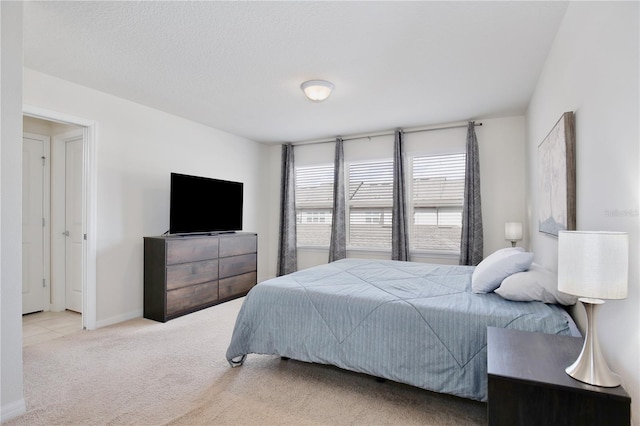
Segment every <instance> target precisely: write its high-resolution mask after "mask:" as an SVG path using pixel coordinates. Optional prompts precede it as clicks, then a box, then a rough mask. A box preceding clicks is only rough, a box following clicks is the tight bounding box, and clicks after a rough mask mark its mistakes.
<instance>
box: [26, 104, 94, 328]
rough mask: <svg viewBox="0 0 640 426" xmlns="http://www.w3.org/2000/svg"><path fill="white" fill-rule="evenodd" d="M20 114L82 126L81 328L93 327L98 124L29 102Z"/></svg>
mask: <svg viewBox="0 0 640 426" xmlns="http://www.w3.org/2000/svg"><path fill="white" fill-rule="evenodd" d="M22 113H23V115H26V116H29V117H34V118H39V119H43V120H48V121H56V122H59V123H65V124H72V125H76V126H80V127H82V128H83V138H82V140H83V148H84V153H83V167H82V216H83V233H84V235H85V238H84V240H83V246H82V327H83V328H84V329H87V330H94V329H95V328H96V326H97V306H96V305H97V300H96V284H97V279H96V278H97V277H96V263H97V262H96V259H97V245H96V239H97V225H96V222H97V198H98V197H97V167H96V164H97V149H96V147H97V143H98V123H97V122H95V121H93V120H88V119H85V118H81V117H76V116H73V115H70V114H66V113H61V112H57V111H51V110H47V109H44V108H40V107H36V106H33V105H23V106H22Z"/></svg>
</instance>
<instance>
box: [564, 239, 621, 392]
mask: <svg viewBox="0 0 640 426" xmlns="http://www.w3.org/2000/svg"><path fill="white" fill-rule="evenodd" d="M628 276H629V237H628V235H627V234H626V233H624V232H583V231H560V232H559V234H558V290H560V291H562V292H564V293H569V294H573V295H576V296H581V297H580V299H578V300H580V302H581V303H582V305H583V306H584V309H585V311H586V313H587V332H586V336H585V339H584V345H583V347H582V352H580V356H579V357H578V359H577V360H576V361H575V362H574V363H573V364H571V365H570V366H569V367H567V369H566V372H567V374H568V375H570V376H571V377H573V378H574V379H576V380H579V381H581V382H584V383H588V384H590V385H595V386H602V387H611V388H612V387H616V386H618V385H620V378H619V377H618V376H617V375H616V374H615V373H612V372H611V370H610V369H609V366H608V365H607V362H606V361H605V359H604V357H603V355H602V353H601V351H600V343H599V342H598V334H597V331H596V312H597V311H596V308H598V307H599V306H600V305H602V304H603V303H604V301H603V300H601V299H624V298H626V297H627V281H628Z"/></svg>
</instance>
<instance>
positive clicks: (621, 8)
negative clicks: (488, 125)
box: [527, 2, 640, 424]
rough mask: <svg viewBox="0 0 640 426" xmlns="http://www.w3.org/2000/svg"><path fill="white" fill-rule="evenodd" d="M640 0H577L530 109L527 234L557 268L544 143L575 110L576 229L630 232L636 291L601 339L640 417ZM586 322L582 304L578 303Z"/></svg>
mask: <svg viewBox="0 0 640 426" xmlns="http://www.w3.org/2000/svg"><path fill="white" fill-rule="evenodd" d="M638 14H639V4H638V3H637V2H571V3H570V4H569V7H568V9H567V12H566V14H565V17H564V20H563V22H562V25H561V27H560V29H559V31H558V34H557V36H556V39H555V41H554V43H553V46H552V49H551V52H550V54H549V56H548V58H547V61H546V64H545V66H544V69H543V72H542V74H541V76H540V79H539V81H538V84H537V87H536V89H535V93H534V95H533V98H532V100H531V103H530V105H529V110H528V113H527V154H528V173H527V177H528V179H527V180H528V182H527V185H528V193H529V199H528V212H529V215H530V216H529V233H530V236H531V244H532V248H533V251H534V252H535V256H536V261H537V262H540V263H543V264H545V265H546V266H548V267H550V268H553V269H556V268H557V254H558V250H557V243H558V241H557V239H556V238H554V237H550V236H547V235H544V234H541V233H539V232H538V231H537V229H536V227H537V207H538V198H537V179H538V176H537V146H538V144H539V143H540V142H541V141H542V140H543V139H544V137H545V136H546V135H547V133H548V132H549V131H550V130H551V128H552V127H553V125H554V124H555V123H556V121H557V120H558V119H559V118H560V116H561V115H562V113H563V112H565V111H574V112H575V122H576V160H577V161H576V163H577V165H576V168H577V176H576V178H577V229H579V230H609V231H625V232H628V233H629V237H630V247H629V249H630V251H629V253H630V259H629V260H630V269H629V273H630V275H629V293H628V297H627V299H626V300H622V301H607V303H606V304H605V305H604V306H603V308H602V309H601V312H600V313H599V316H598V327H599V331H600V332H599V338H600V340H601V344H602V346H603V349H604V351H605V355H606V358H607V360H608V361H609V364H610V366H611V368H612V369H613V370H614V371H616V372H617V373H619V374H621V375H622V378H623V381H624V387H625V389H626V390H627V392H628V393H629V394H630V395H631V398H632V404H633V419H634V424H640V286H639V272H638V260H639V256H640V253H639V250H638V248H639V237H640V235H639V229H640V226H639V225H640V216H639V213H638V200H639V191H640V186H639V175H638V165H639V162H640V160H639V129H638V125H639V121H638V120H639V118H638V117H639V114H640V110H639V107H638V99H639V98H638V95H639V86H638V77H639V75H640V74H639V67H638V54H639V30H638V21H639V20H638ZM576 311H577V312H578V318H579V321H580V322H581V323H584V316H583V310H582V308H579V309H576Z"/></svg>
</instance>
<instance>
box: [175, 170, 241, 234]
mask: <svg viewBox="0 0 640 426" xmlns="http://www.w3.org/2000/svg"><path fill="white" fill-rule="evenodd" d="M242 193H243V184H242V182H231V181H226V180H219V179H211V178H206V177H200V176H190V175H183V174H179V173H171V195H170V202H169V233H170V234H206V233H218V232H233V231H239V230H241V229H242V201H243V198H242Z"/></svg>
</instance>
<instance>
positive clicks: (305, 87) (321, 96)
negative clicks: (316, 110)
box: [300, 80, 334, 102]
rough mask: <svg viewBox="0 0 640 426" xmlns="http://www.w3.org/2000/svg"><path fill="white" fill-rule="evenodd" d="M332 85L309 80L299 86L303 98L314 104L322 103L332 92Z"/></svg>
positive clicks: (323, 81) (322, 81)
mask: <svg viewBox="0 0 640 426" xmlns="http://www.w3.org/2000/svg"><path fill="white" fill-rule="evenodd" d="M333 87H334V86H333V83H330V82H328V81H325V80H309V81H305V82H304V83H302V84H301V85H300V88H301V89H302V91H303V92H304V94H305V96H306V97H307V98H309V100H312V101H314V102H322V101H324V100H325V99H327V98H328V97H329V95H330V94H331V91H333Z"/></svg>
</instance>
